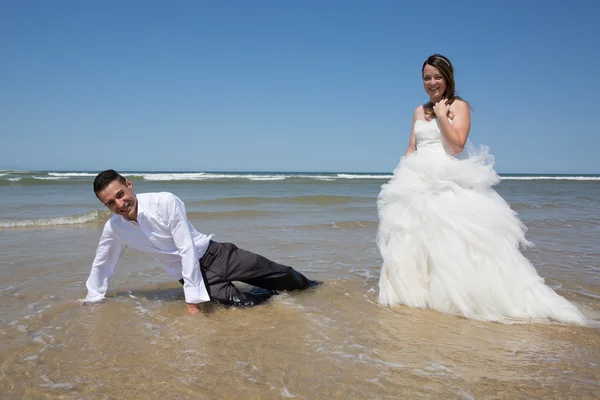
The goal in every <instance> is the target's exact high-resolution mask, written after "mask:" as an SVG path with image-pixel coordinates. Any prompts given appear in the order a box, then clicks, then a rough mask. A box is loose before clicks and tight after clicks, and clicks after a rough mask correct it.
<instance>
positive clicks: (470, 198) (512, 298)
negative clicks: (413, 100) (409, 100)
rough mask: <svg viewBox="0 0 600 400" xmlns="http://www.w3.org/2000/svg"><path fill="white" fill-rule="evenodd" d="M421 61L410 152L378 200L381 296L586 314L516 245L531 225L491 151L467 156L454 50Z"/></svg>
mask: <svg viewBox="0 0 600 400" xmlns="http://www.w3.org/2000/svg"><path fill="white" fill-rule="evenodd" d="M421 71H422V78H423V85H424V89H425V91H426V92H427V95H428V96H429V101H428V102H427V103H425V104H423V105H420V106H419V107H417V108H416V110H415V112H414V116H413V125H412V130H411V135H410V141H409V147H408V150H407V152H406V156H405V157H403V158H402V159H401V160H400V163H399V164H398V166H397V167H396V168H395V170H394V175H393V177H392V179H391V180H390V181H389V182H388V183H386V184H385V185H383V187H382V190H381V193H380V194H379V198H378V201H377V206H378V212H379V221H380V222H379V229H378V232H377V245H378V247H379V251H380V253H381V256H382V258H383V265H382V268H381V275H380V279H379V302H380V303H381V304H384V305H395V304H404V305H406V306H409V307H418V308H430V309H434V310H437V311H440V312H444V313H451V314H456V315H461V316H464V317H467V318H471V319H478V320H489V321H499V322H508V321H511V320H526V321H535V320H554V321H559V322H565V323H574V324H584V323H585V318H584V316H583V315H582V313H581V312H580V311H579V310H578V309H577V308H576V307H575V306H574V305H573V304H572V303H570V302H569V301H567V300H566V299H565V298H563V297H561V296H559V295H558V294H557V293H556V292H554V290H552V289H551V288H550V287H548V286H547V285H545V283H544V280H543V279H542V278H541V277H540V276H539V275H538V273H537V271H536V269H535V268H534V267H533V266H532V265H531V263H530V262H529V261H528V260H527V259H526V258H525V257H524V256H523V255H522V253H521V252H520V249H519V246H521V245H522V246H527V245H529V244H530V243H529V242H528V241H527V240H526V239H525V230H526V228H525V227H524V225H523V224H522V223H521V221H520V220H519V218H518V216H517V214H516V213H515V212H514V211H513V210H512V209H511V208H510V206H509V205H508V204H507V203H506V202H505V201H504V200H503V199H502V198H501V197H500V196H499V195H498V194H497V193H496V192H495V191H494V190H493V189H492V186H493V185H495V184H496V183H498V182H499V180H500V178H499V176H498V175H497V174H496V172H495V171H494V169H493V166H492V165H491V163H490V162H489V160H490V159H491V157H490V156H489V155H488V154H487V151H485V150H484V151H480V152H479V153H473V154H470V155H468V156H467V157H462V155H463V154H464V153H465V152H466V151H463V150H464V147H465V145H466V144H467V139H468V135H469V130H470V126H471V117H470V108H469V105H468V104H467V103H466V102H465V101H464V100H462V99H460V98H459V97H457V96H456V95H455V84H454V71H453V67H452V64H451V63H450V60H448V59H447V58H446V57H444V56H442V55H439V54H434V55H432V56H430V57H429V58H428V59H427V60H426V61H425V63H424V64H423V67H422V70H421ZM459 154H460V155H461V157H457V155H459Z"/></svg>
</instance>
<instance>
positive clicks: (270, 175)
mask: <svg viewBox="0 0 600 400" xmlns="http://www.w3.org/2000/svg"><path fill="white" fill-rule="evenodd" d="M122 174H123V175H124V176H126V177H127V178H129V179H131V180H143V181H147V182H163V183H169V182H191V183H200V182H229V181H236V180H238V181H258V182H260V181H274V182H277V181H293V182H296V181H302V180H304V181H306V180H308V181H313V182H319V181H322V182H345V181H356V180H359V181H360V180H366V181H373V180H375V181H377V180H380V181H383V180H388V179H390V178H391V177H392V174H391V173H351V172H348V173H330V172H322V173H302V172H299V173H291V172H134V171H132V172H123V173H122ZM500 175H501V178H502V180H523V181H535V180H555V181H600V176H599V175H589V174H580V175H558V174H556V175H554V174H550V175H535V174H529V175H528V174H500ZM95 176H96V173H95V172H77V171H73V172H42V171H9V170H0V185H15V184H16V185H36V184H56V183H76V182H77V183H88V184H91V183H92V181H93V178H94V177H95Z"/></svg>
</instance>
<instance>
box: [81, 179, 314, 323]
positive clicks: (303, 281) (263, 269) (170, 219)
mask: <svg viewBox="0 0 600 400" xmlns="http://www.w3.org/2000/svg"><path fill="white" fill-rule="evenodd" d="M94 193H95V194H96V197H98V199H99V200H100V201H101V202H102V204H104V205H105V206H106V207H107V208H108V209H109V210H110V211H112V212H113V213H114V215H113V216H112V217H111V218H110V219H109V220H108V221H107V222H106V224H105V225H104V230H103V231H102V236H101V237H100V242H99V244H98V248H97V249H96V257H95V259H94V262H93V264H92V270H91V272H90V275H89V278H88V280H87V282H86V286H87V289H88V294H87V296H86V298H85V300H84V302H96V301H100V300H102V299H104V296H105V294H106V291H107V289H108V280H109V278H110V276H111V275H112V273H113V271H114V268H115V265H116V264H117V262H118V261H119V258H120V257H121V255H122V254H123V252H124V251H125V249H126V248H127V247H128V246H130V247H133V248H135V249H137V250H140V251H145V252H149V253H151V254H152V255H153V256H154V258H155V259H156V260H158V261H159V262H161V263H163V265H164V268H165V270H166V271H167V272H168V273H169V274H171V275H172V276H174V277H175V278H177V279H179V281H180V282H181V283H182V284H183V291H184V295H185V301H186V309H187V312H188V314H190V315H192V314H196V313H198V312H199V311H200V310H199V305H200V304H201V303H203V302H207V301H215V302H218V303H221V304H225V305H232V306H253V305H255V304H259V303H261V302H263V301H264V300H266V299H267V298H268V297H270V296H271V295H272V294H273V292H269V293H268V295H267V296H265V295H264V294H263V295H262V296H261V295H255V294H252V293H243V292H241V291H240V290H239V289H238V288H237V287H236V286H235V285H234V284H233V283H232V281H241V282H244V283H247V284H249V285H252V286H258V287H261V288H263V289H267V290H269V291H273V290H302V289H307V288H310V287H314V286H317V285H319V284H320V283H321V282H316V281H311V280H309V279H307V278H306V277H305V276H304V275H302V274H301V273H299V272H298V271H295V270H294V269H293V268H291V267H288V266H286V265H281V264H277V263H275V262H273V261H271V260H269V259H267V258H265V257H263V256H261V255H258V254H255V253H252V252H249V251H246V250H243V249H239V248H237V246H235V245H234V244H232V243H219V242H215V241H213V240H211V238H212V235H210V236H206V235H204V234H202V233H199V232H198V231H196V229H195V228H194V227H193V226H192V224H191V223H190V222H189V221H188V219H187V215H186V211H185V206H184V204H183V202H182V201H181V200H180V199H179V198H178V197H177V196H175V195H174V194H172V193H168V192H160V193H140V194H138V195H135V194H134V193H133V184H132V183H131V181H129V179H125V178H124V177H123V176H121V175H120V174H119V173H118V172H116V171H114V170H112V169H109V170H106V171H102V172H100V173H99V174H98V175H97V176H96V179H95V180H94Z"/></svg>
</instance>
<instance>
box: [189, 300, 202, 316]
mask: <svg viewBox="0 0 600 400" xmlns="http://www.w3.org/2000/svg"><path fill="white" fill-rule="evenodd" d="M185 309H186V311H187V313H188V315H194V314H198V313H199V312H200V304H191V303H186V304H185Z"/></svg>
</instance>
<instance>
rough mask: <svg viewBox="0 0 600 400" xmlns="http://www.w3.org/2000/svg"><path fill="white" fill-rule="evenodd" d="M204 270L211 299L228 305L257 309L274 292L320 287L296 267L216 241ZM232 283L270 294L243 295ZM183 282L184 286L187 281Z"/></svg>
mask: <svg viewBox="0 0 600 400" xmlns="http://www.w3.org/2000/svg"><path fill="white" fill-rule="evenodd" d="M200 269H201V270H202V275H203V276H204V281H205V282H206V283H207V289H208V294H209V296H210V299H211V300H212V301H216V302H219V303H221V304H225V305H235V306H253V305H255V304H259V303H262V302H264V301H265V300H266V299H268V298H269V297H271V296H272V295H273V294H274V293H273V291H283V290H288V291H292V290H303V289H307V288H309V287H313V286H316V285H318V284H320V282H315V281H311V280H309V279H308V278H306V277H305V276H304V275H302V274H301V273H300V272H298V271H296V270H294V269H293V268H292V267H288V266H287V265H282V264H278V263H276V262H273V261H271V260H269V259H268V258H266V257H263V256H261V255H259V254H255V253H252V252H250V251H247V250H243V249H240V248H238V247H237V246H236V245H234V244H233V243H219V242H215V241H212V240H211V241H210V244H209V245H208V249H207V250H206V253H205V254H204V256H202V258H201V259H200ZM232 281H240V282H244V283H246V284H248V285H252V286H256V287H259V288H262V289H266V291H263V292H262V293H252V292H249V293H248V292H247V293H243V292H241V291H240V290H239V289H238V288H237V287H236V286H235V285H234V284H233V283H232ZM180 282H181V283H183V280H181V281H180Z"/></svg>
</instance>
